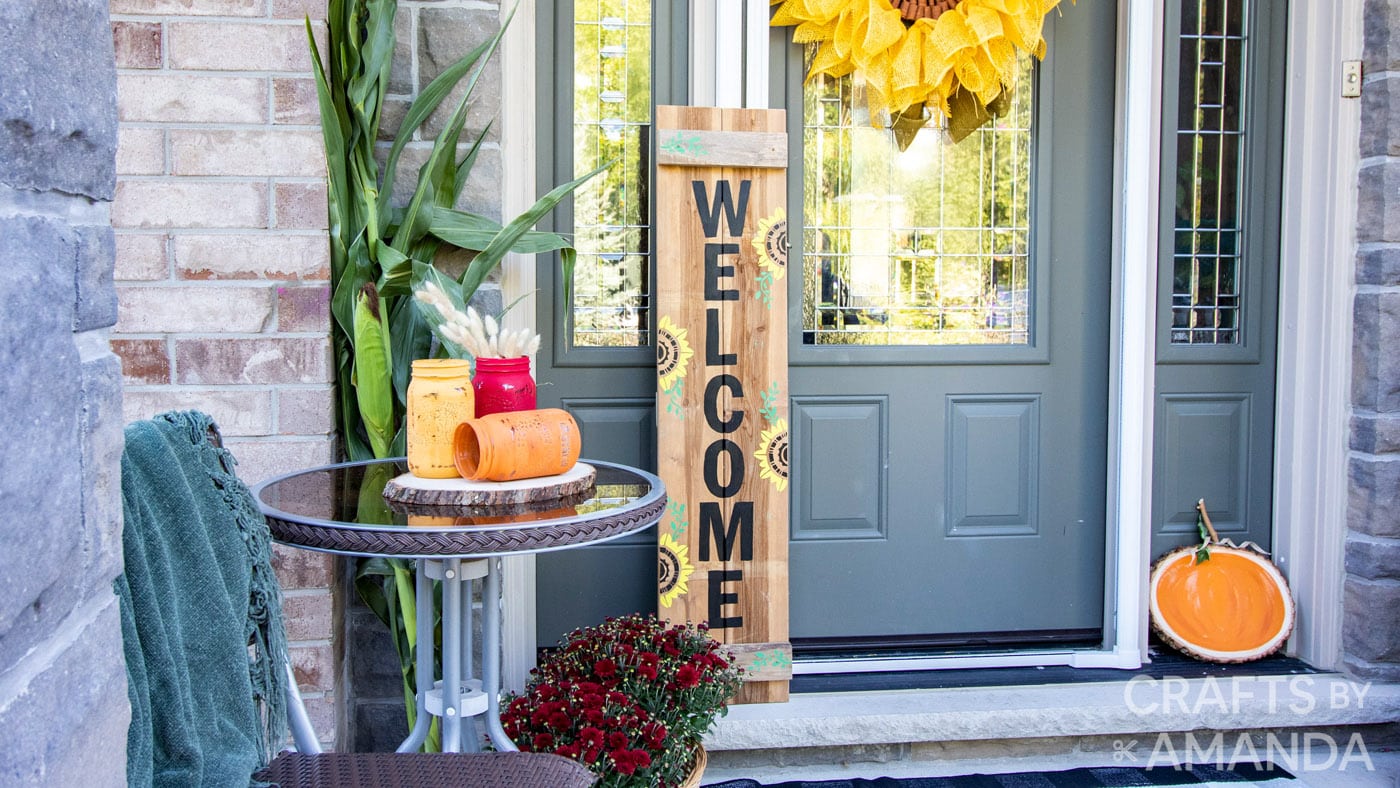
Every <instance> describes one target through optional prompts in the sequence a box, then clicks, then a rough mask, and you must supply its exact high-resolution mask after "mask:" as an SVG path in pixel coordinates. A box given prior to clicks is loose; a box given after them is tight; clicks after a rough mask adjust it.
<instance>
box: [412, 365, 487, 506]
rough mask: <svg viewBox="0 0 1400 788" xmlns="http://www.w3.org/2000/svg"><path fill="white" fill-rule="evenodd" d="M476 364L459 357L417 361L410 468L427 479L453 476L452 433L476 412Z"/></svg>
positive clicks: (454, 470)
mask: <svg viewBox="0 0 1400 788" xmlns="http://www.w3.org/2000/svg"><path fill="white" fill-rule="evenodd" d="M471 373H472V365H471V362H470V361H465V360H463V359H458V358H430V359H420V360H418V361H415V362H413V377H412V378H410V380H409V384H408V469H409V470H410V471H412V472H413V475H414V476H420V477H422V478H425V479H451V478H453V477H455V476H456V475H457V468H456V466H455V465H454V464H453V462H452V436H453V434H454V433H455V432H456V430H457V425H458V424H461V423H462V422H464V421H466V420H468V419H470V418H472V417H473V416H475V415H476V403H475V399H474V397H473V394H472V380H471Z"/></svg>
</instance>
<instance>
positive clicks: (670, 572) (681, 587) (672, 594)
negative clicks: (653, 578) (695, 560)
mask: <svg viewBox="0 0 1400 788" xmlns="http://www.w3.org/2000/svg"><path fill="white" fill-rule="evenodd" d="M656 547H657V561H658V566H657V573H656V575H657V580H658V583H657V593H658V594H659V595H660V597H661V606H662V607H664V608H669V607H671V605H673V604H675V601H676V597H679V596H681V595H682V594H685V593H687V592H689V591H690V586H689V580H690V576H691V574H692V573H694V572H695V567H693V566H691V565H690V548H689V547H686V546H685V545H683V544H681V543H680V542H677V541H676V540H675V539H673V538H672V537H671V535H670V534H669V533H662V534H661V538H660V539H658V540H657V545H656Z"/></svg>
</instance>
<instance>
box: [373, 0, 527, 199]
mask: <svg viewBox="0 0 1400 788" xmlns="http://www.w3.org/2000/svg"><path fill="white" fill-rule="evenodd" d="M514 16H515V10H514V9H512V10H511V12H510V15H509V16H507V17H506V19H505V21H503V22H502V23H501V29H500V30H499V31H497V32H496V34H495V35H494V36H492V37H491V38H490V39H488V40H487V41H485V42H483V43H482V44H480V45H479V46H477V47H476V48H475V49H473V50H472V51H470V52H468V53H467V54H465V55H463V56H462V59H461V60H458V61H457V62H455V63H453V64H452V65H450V66H448V67H447V68H446V69H445V70H443V72H442V73H441V74H439V75H438V76H437V78H435V79H434V80H433V81H432V82H429V83H428V86H427V87H425V88H423V90H422V92H420V93H419V94H418V98H416V99H414V100H413V103H412V104H410V105H409V107H408V112H407V114H405V115H404V119H403V123H402V124H401V125H400V126H399V133H398V134H397V135H396V136H395V137H394V144H393V145H392V146H390V148H389V155H388V157H387V158H386V159H385V162H384V183H386V184H392V183H393V182H394V177H395V175H396V173H397V172H398V163H399V155H400V154H402V153H403V149H404V146H405V145H407V144H408V143H409V141H410V140H411V139H413V132H414V131H415V130H417V128H418V127H419V126H421V125H422V124H423V121H425V120H427V119H428V116H429V115H431V114H433V111H434V110H436V109H437V108H438V105H439V104H441V103H442V101H443V99H445V98H447V94H449V93H451V92H452V88H454V87H456V85H457V83H458V82H459V81H461V79H462V77H463V76H465V75H466V74H467V72H469V71H471V69H472V67H473V66H475V65H476V63H477V62H478V61H483V60H484V59H490V57H491V53H493V52H495V51H496V47H497V46H499V45H500V41H501V37H502V36H504V35H505V31H506V28H507V27H509V26H510V20H511V19H512V18H513V17H514ZM477 75H478V76H480V71H478V72H477ZM475 84H476V80H475V79H473V80H472V82H471V84H470V85H468V87H467V92H466V94H465V95H464V96H463V100H466V99H467V98H468V97H470V96H471V94H472V88H473V87H474V86H475ZM380 210H381V211H386V212H387V210H388V205H387V203H386V204H385V205H384V206H382V207H381V208H380ZM381 219H382V220H384V221H381V223H382V224H388V222H387V216H381Z"/></svg>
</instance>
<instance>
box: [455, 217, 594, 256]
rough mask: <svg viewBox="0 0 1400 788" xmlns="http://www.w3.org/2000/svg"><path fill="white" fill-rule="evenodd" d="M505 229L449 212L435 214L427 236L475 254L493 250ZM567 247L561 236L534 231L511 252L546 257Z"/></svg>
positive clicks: (478, 219) (517, 243)
mask: <svg viewBox="0 0 1400 788" xmlns="http://www.w3.org/2000/svg"><path fill="white" fill-rule="evenodd" d="M502 229H503V228H502V227H501V225H499V224H497V223H496V222H494V221H492V220H490V219H488V218H486V217H484V216H478V215H477V214H474V213H468V212H466V211H458V210H452V209H447V208H438V209H436V210H434V211H433V214H432V218H431V221H429V223H428V232H430V233H432V234H433V235H434V236H436V237H437V238H441V239H442V240H444V241H446V242H447V243H450V244H452V245H453V246H457V247H460V248H462V249H470V250H472V251H474V252H479V251H481V250H483V249H485V248H486V247H487V246H490V245H491V242H492V241H493V240H495V238H496V236H497V235H499V234H500V232H501V230H502ZM568 245H569V240H568V239H567V238H565V237H564V236H562V235H559V234H557V233H547V232H539V231H537V230H531V231H529V232H527V233H525V234H523V235H521V236H520V237H519V238H518V239H516V242H515V244H514V245H513V246H511V248H510V250H511V251H512V252H515V253H517V254H543V253H544V252H553V251H555V250H557V249H563V248H564V247H566V246H568Z"/></svg>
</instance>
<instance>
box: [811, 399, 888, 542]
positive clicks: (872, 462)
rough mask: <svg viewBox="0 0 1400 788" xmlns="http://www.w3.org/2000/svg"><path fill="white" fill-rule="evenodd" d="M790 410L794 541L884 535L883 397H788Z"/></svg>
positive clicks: (885, 418) (885, 404)
mask: <svg viewBox="0 0 1400 788" xmlns="http://www.w3.org/2000/svg"><path fill="white" fill-rule="evenodd" d="M790 412H791V414H792V422H793V423H792V442H793V446H795V447H796V449H797V457H796V462H795V467H796V469H797V470H796V473H794V474H793V478H792V538H793V540H794V541H802V540H807V539H826V540H842V539H882V538H884V536H885V528H886V524H887V522H888V520H887V518H886V516H885V510H886V504H887V502H888V498H889V494H888V490H889V474H888V470H889V469H888V467H887V465H886V464H885V461H884V460H885V457H886V456H887V453H888V451H887V448H886V446H885V438H886V436H887V434H888V432H889V430H888V426H887V425H888V423H889V420H888V413H889V401H888V398H886V397H793V398H792V407H791V410H790ZM815 479H820V480H822V483H821V484H813V483H811V482H810V481H808V480H815Z"/></svg>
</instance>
